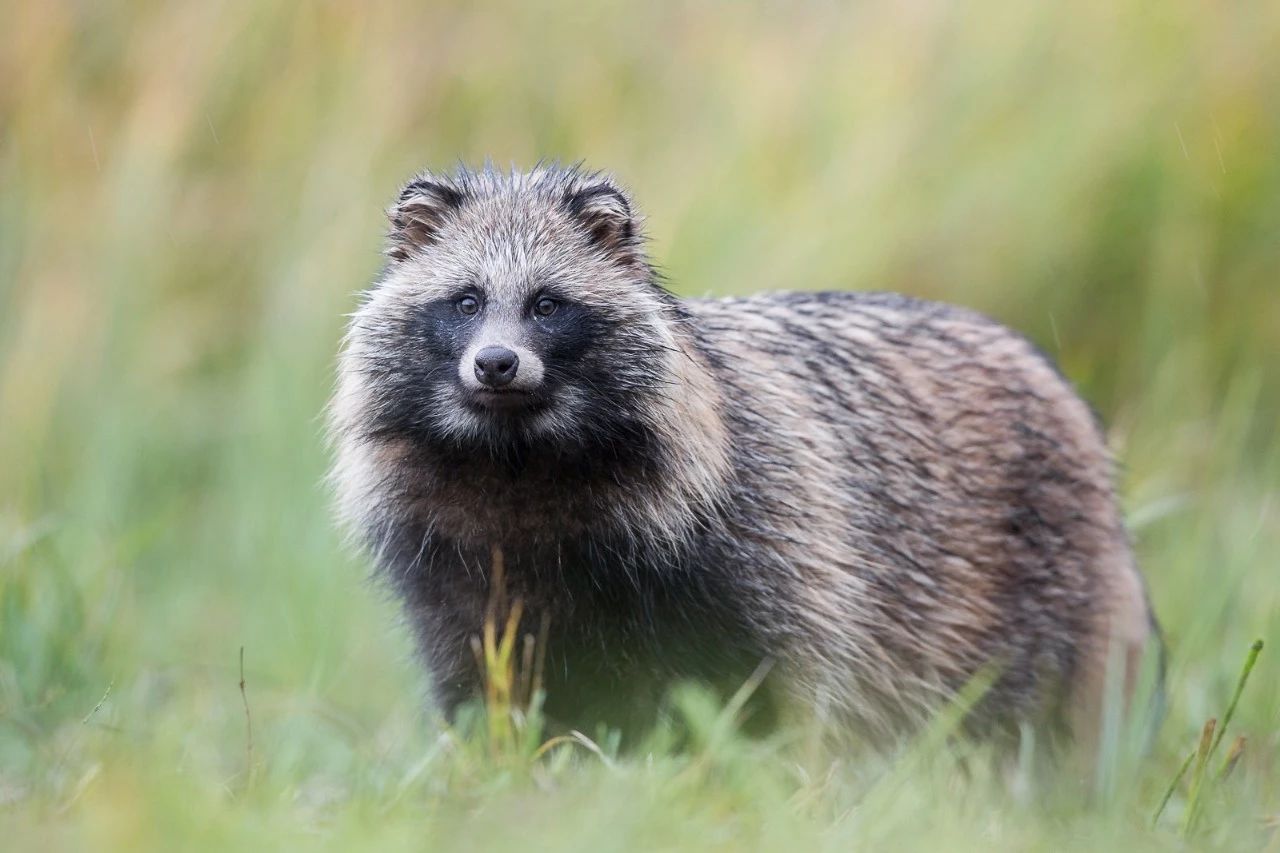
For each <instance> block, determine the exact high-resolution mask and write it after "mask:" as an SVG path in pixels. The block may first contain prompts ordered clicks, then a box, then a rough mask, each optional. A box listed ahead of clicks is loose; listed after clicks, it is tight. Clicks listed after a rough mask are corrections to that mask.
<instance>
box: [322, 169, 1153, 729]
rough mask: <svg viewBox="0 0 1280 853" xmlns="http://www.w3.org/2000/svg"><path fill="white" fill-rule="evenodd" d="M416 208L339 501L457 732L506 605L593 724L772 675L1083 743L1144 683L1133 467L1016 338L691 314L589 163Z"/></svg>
mask: <svg viewBox="0 0 1280 853" xmlns="http://www.w3.org/2000/svg"><path fill="white" fill-rule="evenodd" d="M389 216H390V221H391V228H390V237H389V249H388V255H389V261H388V265H387V267H386V269H385V270H384V272H383V274H382V275H381V277H380V278H379V279H378V280H377V281H376V282H375V283H374V285H373V286H372V287H371V288H370V289H369V290H368V292H367V293H366V294H365V298H364V300H363V302H362V304H361V306H360V307H359V309H358V310H357V311H356V312H355V314H354V316H353V318H352V320H351V323H350V328H349V332H348V335H347V337H346V341H345V344H344V346H343V349H342V353H341V357H340V367H339V382H338V389H337V392H336V394H335V397H334V399H333V401H332V404H331V412H330V419H331V430H332V436H333V439H334V443H335V447H336V459H335V463H334V468H333V472H332V479H333V482H334V484H335V485H336V489H337V492H338V496H339V505H340V513H341V515H342V517H343V518H344V519H345V520H346V521H347V522H348V523H349V524H351V525H352V526H353V527H354V529H355V530H356V531H358V533H359V534H360V535H361V536H362V538H363V539H364V541H365V542H366V543H367V544H368V546H369V547H370V549H371V551H372V553H373V554H374V555H375V559H376V561H377V564H378V566H379V568H380V572H381V575H382V577H384V578H385V579H386V580H387V581H388V582H389V583H390V584H391V585H392V587H393V588H394V589H395V591H396V592H397V593H398V595H399V596H400V598H401V599H402V600H403V602H404V606H405V608H406V613H407V615H408V619H409V621H410V623H411V624H412V625H413V626H414V628H415V630H416V632H417V635H418V639H419V641H420V646H421V650H422V654H423V657H424V659H425V661H426V664H427V667H428V670H429V673H430V677H431V683H432V688H433V692H434V696H435V699H436V701H437V702H438V703H439V705H440V707H441V708H442V709H443V710H444V711H445V712H446V713H451V712H452V711H453V710H454V709H455V708H456V707H457V706H458V705H459V704H460V703H462V702H464V701H466V700H467V699H469V698H472V697H474V696H476V695H477V693H478V691H479V689H480V686H481V678H482V674H481V673H480V672H479V669H478V667H477V664H476V659H475V655H474V653H473V648H472V647H473V644H474V642H475V639H474V638H476V637H477V636H478V635H480V633H481V631H482V627H483V623H484V620H485V617H486V612H489V609H490V608H491V607H492V603H493V601H494V599H495V596H497V595H501V596H503V597H504V600H506V601H509V602H514V601H517V600H518V601H519V602H521V606H522V613H523V622H522V623H521V624H522V627H521V631H522V632H523V633H536V632H537V631H541V632H542V634H543V639H544V641H545V649H544V651H543V654H545V663H544V667H543V669H544V671H543V685H544V687H545V695H546V713H547V715H548V716H549V717H550V718H551V719H552V720H553V721H556V722H558V723H561V724H563V725H566V726H574V727H579V728H588V729H590V728H591V727H593V726H595V725H596V724H599V723H606V724H611V725H617V726H621V727H624V728H625V727H627V726H631V725H638V724H640V723H641V722H642V721H644V720H647V719H649V718H650V717H651V715H652V713H653V712H654V710H655V709H656V708H657V706H658V705H659V704H660V702H661V697H662V696H663V695H664V691H665V690H666V689H667V688H668V687H670V686H671V685H673V684H674V683H677V682H680V681H685V680H691V681H696V682H701V683H704V684H707V685H711V686H713V687H718V688H721V689H724V690H732V689H734V688H736V687H737V686H739V685H741V684H742V683H743V682H744V681H745V680H746V679H747V678H748V677H749V676H750V675H751V674H752V673H753V672H755V671H757V668H758V667H760V665H761V663H762V662H766V661H767V662H768V665H771V666H772V669H771V671H770V674H769V677H768V679H767V685H766V691H767V693H768V694H769V696H770V697H772V699H771V701H773V702H774V703H775V706H777V707H782V708H785V709H791V710H792V711H795V710H796V709H799V713H801V714H804V715H810V716H812V717H814V718H816V719H820V720H822V721H823V722H824V723H825V724H826V725H828V726H831V727H834V728H835V729H838V730H842V731H846V732H849V733H853V734H856V735H860V736H864V737H868V738H872V739H883V738H885V737H891V738H896V737H899V736H901V735H903V734H907V733H910V732H912V731H914V730H916V729H917V728H918V727H919V726H920V725H921V724H922V723H923V722H924V721H926V720H927V719H928V718H929V716H930V714H932V713H933V712H935V711H936V710H937V709H938V708H939V707H940V706H941V705H942V704H944V703H945V702H946V701H947V700H948V699H950V698H952V697H954V696H955V695H956V693H957V691H959V690H960V689H961V688H963V687H964V686H965V685H966V684H967V683H969V682H970V680H971V679H973V678H974V677H975V675H978V674H979V673H983V672H989V673H991V674H992V677H993V679H994V681H993V683H992V684H991V686H990V689H989V690H988V691H987V692H986V694H985V696H984V698H983V699H982V701H981V702H980V703H979V704H978V706H977V707H976V708H975V709H974V710H973V712H972V713H971V715H970V727H971V729H972V730H974V731H978V732H997V731H1007V730H1010V729H1011V728H1012V727H1015V726H1017V725H1018V724H1019V723H1023V722H1030V723H1032V724H1033V725H1045V726H1050V725H1052V726H1054V727H1055V728H1056V729H1066V730H1075V731H1076V733H1077V734H1086V735H1087V734H1088V732H1089V731H1090V730H1092V729H1093V727H1094V726H1095V723H1096V720H1097V719H1098V716H1099V709H1100V706H1101V703H1102V696H1103V694H1104V692H1105V690H1104V685H1105V684H1106V683H1108V671H1109V670H1108V667H1111V669H1110V672H1111V673H1112V674H1117V673H1118V675H1119V683H1121V684H1122V685H1125V689H1128V687H1129V686H1131V684H1132V681H1133V678H1134V674H1135V672H1136V669H1137V662H1138V660H1139V659H1140V657H1141V656H1142V654H1143V651H1144V649H1146V647H1147V646H1148V645H1150V644H1152V642H1153V626H1154V622H1153V620H1152V617H1151V614H1150V611H1149V608H1148V605H1147V602H1146V597H1145V593H1144V589H1143V584H1142V581H1141V578H1140V576H1139V573H1138V571H1137V569H1136V567H1135V563H1134V558H1133V554H1132V552H1131V549H1130V545H1129V542H1128V539H1127V537H1126V533H1125V530H1124V528H1123V525H1122V521H1121V517H1120V513H1119V511H1118V509H1117V505H1116V498H1115V495H1114V492H1113V488H1112V463H1111V460H1110V458H1109V456H1108V452H1107V450H1106V447H1105V445H1104V441H1103V438H1102V436H1101V435H1100V433H1099V429H1098V427H1097V425H1096V423H1095V421H1094V417H1093V415H1092V413H1091V411H1090V410H1089V408H1088V407H1087V406H1086V405H1085V404H1084V403H1083V402H1082V401H1081V400H1080V399H1079V397H1077V395H1076V394H1075V393H1074V392H1073V390H1072V389H1071V387H1070V386H1069V384H1068V383H1067V382H1066V381H1065V380H1064V379H1063V378H1062V376H1061V375H1059V373H1058V372H1057V371H1056V370H1055V369H1054V367H1053V366H1052V365H1051V364H1050V362H1049V361H1048V360H1047V359H1046V357H1045V356H1043V355H1042V354H1041V353H1040V352H1039V351H1037V350H1036V349H1035V348H1034V347H1033V346H1032V345H1030V344H1029V343H1028V342H1027V341H1026V340H1024V339H1023V338H1022V337H1020V336H1018V335H1017V334H1014V333H1013V332H1011V331H1009V330H1007V329H1006V328H1004V327H1002V326H1000V325H998V324H997V323H995V322H993V321H991V320H989V319H986V318H985V317H983V316H981V315H979V314H976V313H973V312H971V311H967V310H963V309H960V308H956V307H951V306H947V305H942V304H936V303H930V302H924V301H919V300H915V299H910V298H906V297H903V296H897V295H892V294H875V293H851V292H839V293H776V294H772V295H762V296H753V297H748V298H733V299H714V300H713V299H680V298H677V297H676V296H674V295H673V294H672V293H671V292H669V291H668V290H667V289H665V288H664V287H663V285H662V284H661V282H660V280H659V278H658V276H657V275H655V273H654V271H653V269H652V267H651V265H650V262H649V261H648V259H647V256H646V252H645V249H644V242H643V238H642V235H641V230H640V218H639V217H638V215H637V214H636V212H635V210H634V208H633V206H632V202H631V200H630V198H629V197H628V195H627V194H626V193H625V192H624V191H623V190H622V189H621V188H620V187H619V186H618V185H617V184H615V183H614V182H613V181H612V180H611V179H610V178H608V177H606V176H603V175H600V174H589V173H585V172H583V171H581V170H578V169H562V168H559V167H540V168H538V169H535V170H534V171H532V172H528V173H517V172H512V173H499V172H497V171H494V170H492V169H485V170H482V171H478V172H471V171H467V170H465V169H463V170H459V171H458V172H457V173H455V174H450V175H433V174H423V175H421V176H419V177H417V178H415V179H413V180H412V181H410V182H409V183H408V185H407V186H406V187H405V188H404V190H403V192H402V193H401V194H400V196H399V199H398V200H397V201H396V202H395V204H394V205H393V206H392V208H391V209H390V212H389ZM494 555H500V557H501V564H502V566H501V567H502V569H503V571H502V578H501V583H502V587H503V588H502V589H496V588H495V583H496V580H495V572H494V568H495V565H494V562H495V561H494ZM539 626H541V627H539Z"/></svg>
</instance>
